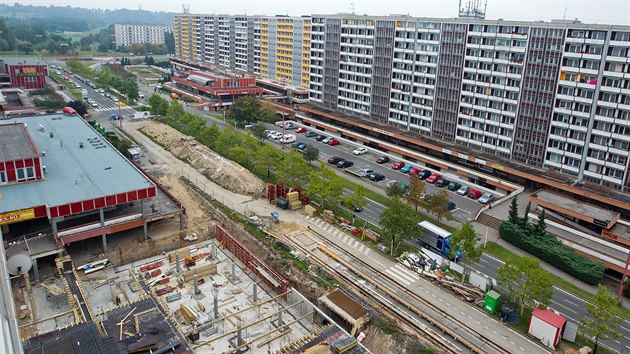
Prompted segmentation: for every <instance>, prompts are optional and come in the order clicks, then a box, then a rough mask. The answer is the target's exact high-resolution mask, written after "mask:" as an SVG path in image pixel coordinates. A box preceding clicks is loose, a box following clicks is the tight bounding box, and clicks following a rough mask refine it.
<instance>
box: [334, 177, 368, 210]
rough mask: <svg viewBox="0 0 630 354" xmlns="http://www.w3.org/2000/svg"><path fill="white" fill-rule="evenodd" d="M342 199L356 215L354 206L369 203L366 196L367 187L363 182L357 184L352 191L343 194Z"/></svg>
mask: <svg viewBox="0 0 630 354" xmlns="http://www.w3.org/2000/svg"><path fill="white" fill-rule="evenodd" d="M340 199H341V200H342V201H343V204H344V205H345V206H346V207H348V208H352V211H353V213H352V215H354V208H363V207H364V206H366V205H367V204H368V200H367V199H366V198H365V187H364V186H363V185H361V184H357V185H356V187H355V188H354V191H353V192H352V193H350V194H348V195H344V196H341V198H340Z"/></svg>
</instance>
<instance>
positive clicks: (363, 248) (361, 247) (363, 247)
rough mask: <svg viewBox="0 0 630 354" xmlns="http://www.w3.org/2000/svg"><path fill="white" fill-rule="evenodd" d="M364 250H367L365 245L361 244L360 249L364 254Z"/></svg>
mask: <svg viewBox="0 0 630 354" xmlns="http://www.w3.org/2000/svg"><path fill="white" fill-rule="evenodd" d="M363 250H365V245H364V244H361V246H360V247H359V252H361V253H363Z"/></svg>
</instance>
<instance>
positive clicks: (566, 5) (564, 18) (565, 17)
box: [562, 1, 568, 21]
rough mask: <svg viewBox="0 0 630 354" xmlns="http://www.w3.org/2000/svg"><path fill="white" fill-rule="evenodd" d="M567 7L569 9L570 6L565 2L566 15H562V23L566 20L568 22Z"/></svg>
mask: <svg viewBox="0 0 630 354" xmlns="http://www.w3.org/2000/svg"><path fill="white" fill-rule="evenodd" d="M567 7H568V4H567V2H566V1H565V2H564V14H563V15H562V21H564V20H566V19H567Z"/></svg>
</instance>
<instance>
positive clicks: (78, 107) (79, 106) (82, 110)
mask: <svg viewBox="0 0 630 354" xmlns="http://www.w3.org/2000/svg"><path fill="white" fill-rule="evenodd" d="M68 107H72V108H73V109H74V110H75V111H77V114H78V115H80V116H81V117H84V118H85V116H86V115H87V113H88V110H87V107H86V106H85V104H84V103H83V102H82V101H78V100H77V101H70V102H68Z"/></svg>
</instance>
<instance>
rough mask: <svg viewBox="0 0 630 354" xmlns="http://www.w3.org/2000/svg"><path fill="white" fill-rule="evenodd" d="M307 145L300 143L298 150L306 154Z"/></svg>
mask: <svg viewBox="0 0 630 354" xmlns="http://www.w3.org/2000/svg"><path fill="white" fill-rule="evenodd" d="M306 146H307V144H306V143H300V145H298V147H297V149H298V150H300V152H304V150H306Z"/></svg>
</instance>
